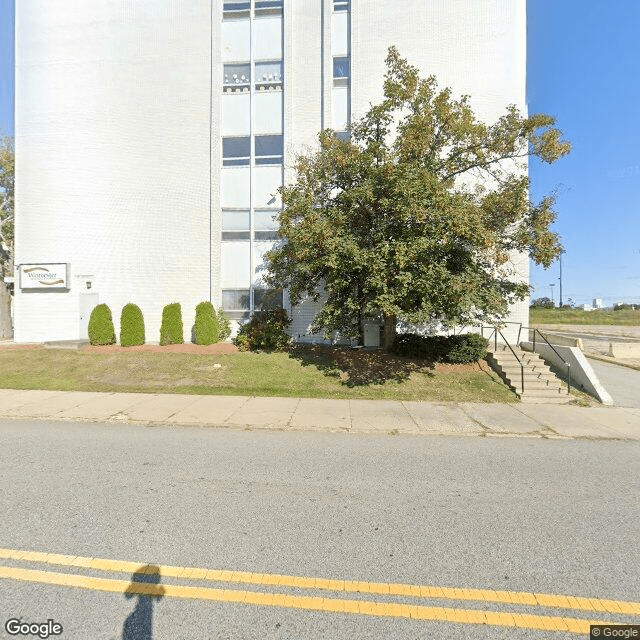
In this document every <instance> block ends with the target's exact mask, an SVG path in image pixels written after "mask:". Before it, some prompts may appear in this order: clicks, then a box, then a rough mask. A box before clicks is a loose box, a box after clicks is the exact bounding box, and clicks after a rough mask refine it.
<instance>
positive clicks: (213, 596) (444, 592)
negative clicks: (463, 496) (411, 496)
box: [0, 549, 640, 634]
mask: <svg viewBox="0 0 640 640" xmlns="http://www.w3.org/2000/svg"><path fill="white" fill-rule="evenodd" d="M0 558H4V559H7V560H14V561H21V562H35V563H43V564H50V565H58V566H64V567H77V568H83V569H92V570H98V571H110V572H120V573H131V574H134V580H132V581H131V582H130V581H128V580H114V579H108V578H95V577H91V576H85V575H78V574H67V573H58V572H52V571H40V570H34V569H25V568H19V567H7V566H4V567H0V578H6V579H12V580H21V581H27V582H37V583H44V584H53V585H59V586H65V587H76V588H81V589H92V590H98V591H110V592H115V593H129V594H137V595H147V596H158V597H160V596H169V597H176V598H190V599H198V600H210V601H218V602H235V603H242V604H254V605H263V606H274V607H284V608H293V609H311V610H315V611H325V612H332V613H351V614H360V615H370V616H390V617H398V618H411V619H415V620H428V621H441V622H456V623H465V624H487V625H497V626H507V627H521V628H526V629H538V630H544V631H565V632H566V631H568V632H573V633H582V634H585V633H589V626H590V625H592V624H602V623H603V621H602V620H600V621H597V620H586V619H582V618H572V617H565V616H548V615H533V614H528V613H517V612H502V611H485V610H480V609H459V608H452V607H433V606H424V605H414V604H404V603H396V602H381V601H370V600H348V599H343V598H325V597H319V596H301V595H288V594H285V593H268V592H262V591H246V590H237V589H220V588H212V587H192V586H182V585H173V584H165V583H161V584H160V583H159V579H160V578H164V577H174V578H180V579H190V580H202V581H215V582H225V583H244V584H251V585H256V586H260V587H263V586H278V587H293V588H298V589H317V590H324V591H331V592H333V593H336V592H337V593H356V592H358V593H367V594H377V595H385V596H401V597H411V598H429V599H446V600H462V601H479V602H483V603H501V604H509V605H529V606H537V607H552V608H562V609H571V610H577V611H588V612H589V613H591V614H593V613H610V614H617V615H620V614H626V615H634V616H639V615H640V603H639V602H627V601H618V600H603V599H600V598H584V597H574V596H565V595H554V594H541V593H528V592H516V591H494V590H491V589H463V588H452V587H434V586H419V585H409V584H396V583H374V582H359V581H352V580H333V579H325V578H310V577H303V576H288V575H278V574H264V573H251V572H243V571H222V570H216V569H204V568H195V567H175V566H165V565H144V566H141V564H140V563H135V562H124V561H121V560H108V559H102V558H90V557H83V556H71V555H60V554H52V553H43V552H38V551H20V550H15V549H0ZM143 574H155V575H156V576H158V577H157V578H154V582H153V583H147V582H143V581H140V578H141V576H142V575H143ZM136 577H137V578H138V580H136V579H135V578H136Z"/></svg>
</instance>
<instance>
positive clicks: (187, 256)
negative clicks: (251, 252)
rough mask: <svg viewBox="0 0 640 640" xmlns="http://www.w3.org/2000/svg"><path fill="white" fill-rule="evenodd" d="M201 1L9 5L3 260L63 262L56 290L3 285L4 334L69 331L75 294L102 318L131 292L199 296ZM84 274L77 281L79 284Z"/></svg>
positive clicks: (203, 127) (204, 204)
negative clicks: (11, 29) (7, 205)
mask: <svg viewBox="0 0 640 640" xmlns="http://www.w3.org/2000/svg"><path fill="white" fill-rule="evenodd" d="M210 50H211V7H210V3H209V2H205V1H203V0H190V1H189V2H182V1H181V0H163V1H162V2H158V0H136V1H135V2H130V1H128V0H65V2H63V3H59V4H57V5H56V7H55V10H52V8H51V4H50V3H47V2H44V0H18V1H17V3H16V125H15V127H16V156H17V166H16V207H17V220H16V264H20V263H43V262H67V263H70V265H71V278H70V282H71V286H70V289H69V290H68V291H66V292H40V291H38V292H32V293H22V292H21V291H20V288H19V287H18V286H17V287H16V299H15V317H16V331H15V339H16V341H17V342H25V341H43V340H51V339H72V338H78V337H79V335H80V326H79V322H80V321H79V312H80V307H79V305H80V295H81V294H84V293H97V294H99V300H100V302H106V303H107V304H109V305H110V307H111V309H112V311H113V313H114V316H115V318H114V320H115V321H116V325H117V324H118V322H119V314H120V309H121V308H122V306H123V305H124V304H126V303H127V302H136V303H137V304H139V305H140V306H141V307H142V309H143V312H144V316H145V320H146V323H147V338H148V340H150V341H153V340H158V339H159V337H158V332H159V328H160V317H161V312H162V306H163V305H164V304H166V303H169V302H174V301H178V300H179V301H180V302H182V304H183V312H184V320H185V333H186V335H189V331H190V328H191V324H192V321H193V316H194V315H195V311H194V309H195V305H196V304H197V303H198V302H200V301H201V300H207V299H208V298H209V291H210V285H209V279H210V268H209V262H210V255H209V254H210V242H209V217H210V207H209V190H210V179H209V161H210V152H209V150H210V146H209V137H210V106H209V105H210V69H211V65H210ZM88 281H89V282H91V283H92V285H91V289H90V290H89V291H88V290H87V288H86V282H88Z"/></svg>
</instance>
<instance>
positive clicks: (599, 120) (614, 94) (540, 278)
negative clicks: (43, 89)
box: [0, 0, 640, 304]
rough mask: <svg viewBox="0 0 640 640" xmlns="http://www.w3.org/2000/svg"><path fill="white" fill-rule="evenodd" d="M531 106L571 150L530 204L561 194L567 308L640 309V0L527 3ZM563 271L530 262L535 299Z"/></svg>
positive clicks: (536, 186) (9, 81)
mask: <svg viewBox="0 0 640 640" xmlns="http://www.w3.org/2000/svg"><path fill="white" fill-rule="evenodd" d="M528 14H529V25H528V33H529V50H528V62H529V64H528V102H529V111H530V113H537V112H544V113H548V114H551V115H553V116H555V117H557V119H558V126H559V127H560V128H561V129H562V130H563V131H564V133H565V137H566V138H567V139H569V140H570V141H571V142H572V144H573V151H572V153H571V155H570V156H568V157H567V158H564V159H562V160H560V161H558V162H557V163H555V164H554V165H551V166H549V165H543V164H541V163H538V162H537V161H535V160H534V161H533V162H532V163H531V168H530V175H531V180H532V192H531V193H532V197H533V198H534V199H540V197H542V196H543V195H545V194H547V193H550V192H553V191H554V190H557V195H558V199H557V205H556V211H557V212H558V221H557V223H556V225H555V230H556V231H557V232H558V233H560V235H561V236H562V241H563V245H564V247H565V250H566V253H565V255H564V257H563V279H562V289H563V299H564V300H563V301H564V302H565V303H566V302H567V301H568V299H569V298H571V300H572V301H573V302H575V303H584V302H591V300H592V298H603V299H604V302H605V304H612V303H613V302H617V301H627V302H630V301H635V302H640V54H639V53H638V46H637V38H638V33H640V9H639V5H638V0H613V1H612V2H607V1H606V0H589V2H584V0H580V1H578V0H529V3H528ZM13 16H14V5H13V1H12V0H3V2H2V4H1V5H0V132H5V133H8V134H11V133H13V126H14V123H13V92H14V83H13V72H12V65H13ZM558 277H559V269H558V264H557V263H556V264H554V265H553V266H552V267H551V268H550V269H548V270H546V271H545V270H544V269H542V268H540V267H536V266H533V265H532V270H531V283H532V285H533V286H534V292H533V297H541V296H549V297H550V296H551V295H552V289H551V287H550V286H549V285H551V284H552V283H553V284H554V285H555V286H554V287H553V296H554V298H555V300H556V302H557V301H558V297H559V282H558Z"/></svg>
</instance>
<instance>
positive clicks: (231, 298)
mask: <svg viewBox="0 0 640 640" xmlns="http://www.w3.org/2000/svg"><path fill="white" fill-rule="evenodd" d="M222 308H223V309H224V310H225V311H248V310H249V289H223V290H222Z"/></svg>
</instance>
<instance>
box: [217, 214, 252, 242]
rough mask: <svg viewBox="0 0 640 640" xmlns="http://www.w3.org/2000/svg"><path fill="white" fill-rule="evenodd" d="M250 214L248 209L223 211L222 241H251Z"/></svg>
mask: <svg viewBox="0 0 640 640" xmlns="http://www.w3.org/2000/svg"><path fill="white" fill-rule="evenodd" d="M249 229H250V214H249V211H248V210H247V209H223V210H222V239H223V240H249V235H250V231H249Z"/></svg>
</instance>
